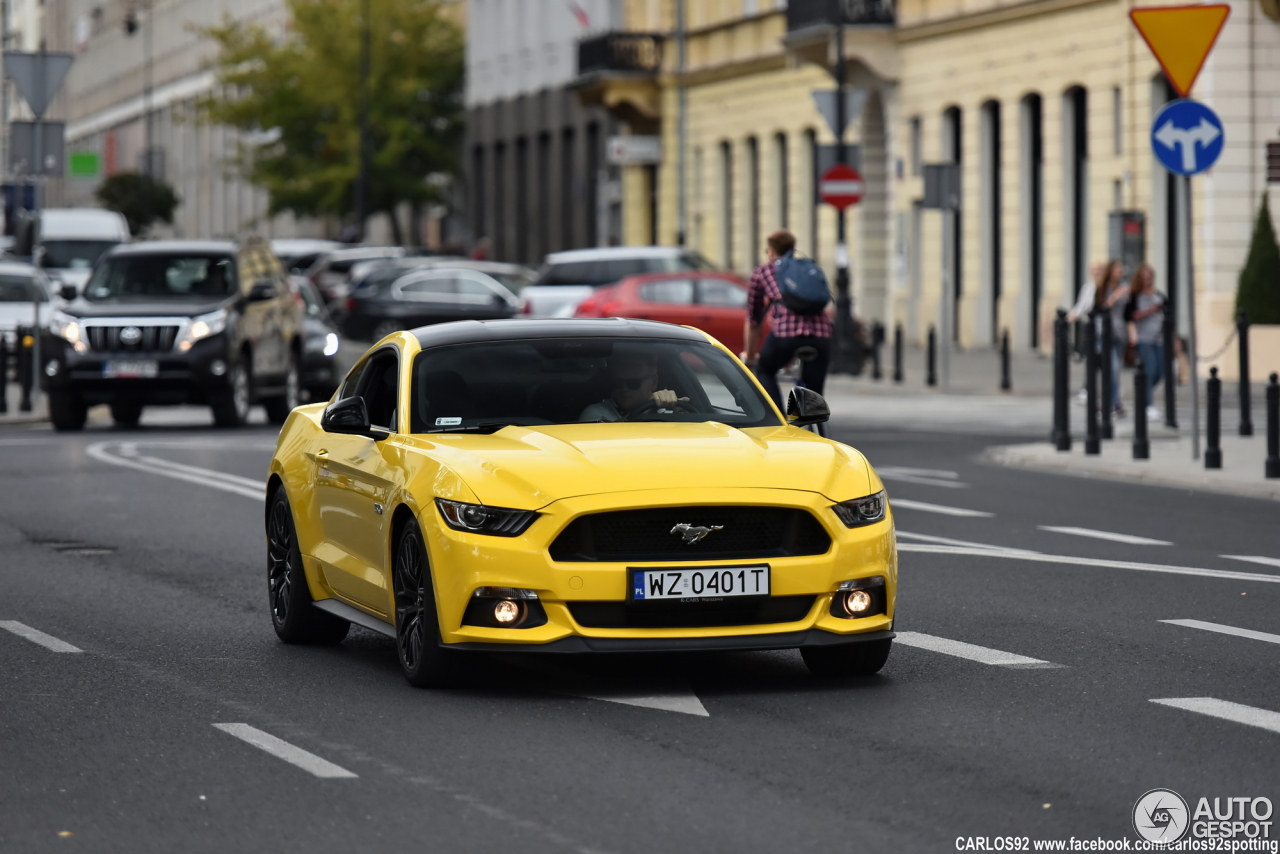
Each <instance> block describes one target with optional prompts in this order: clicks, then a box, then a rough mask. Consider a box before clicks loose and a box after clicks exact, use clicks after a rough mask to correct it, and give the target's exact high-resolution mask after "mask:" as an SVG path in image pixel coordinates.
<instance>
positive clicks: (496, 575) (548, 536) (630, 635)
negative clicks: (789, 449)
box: [421, 489, 898, 652]
mask: <svg viewBox="0 0 1280 854" xmlns="http://www.w3.org/2000/svg"><path fill="white" fill-rule="evenodd" d="M831 504H832V502H831V501H829V500H827V499H826V498H824V497H823V496H821V495H819V494H817V493H813V492H802V491H799V490H795V491H792V490H777V489H714V490H712V489H681V490H655V491H636V492H627V493H612V494H608V495H596V496H583V497H579V498H572V499H564V500H561V501H557V502H555V503H553V504H551V505H549V506H547V507H545V508H543V509H542V510H541V511H540V515H539V517H538V519H537V520H535V521H534V523H533V524H532V525H530V527H529V528H528V529H527V530H526V531H525V532H524V533H523V534H522V535H521V536H518V537H510V538H506V537H492V536H483V535H476V534H467V533H462V532H458V531H454V530H453V529H451V528H448V527H447V526H446V525H444V524H443V522H442V520H441V519H440V517H439V515H438V511H437V510H436V508H435V507H434V505H429V506H428V509H427V510H426V512H425V513H424V514H423V518H422V520H421V522H422V527H423V530H424V532H425V533H426V539H427V548H428V552H429V557H430V560H431V566H432V568H433V577H434V581H435V588H436V595H437V603H438V604H437V608H438V612H439V616H440V630H441V637H442V640H443V641H444V643H445V644H446V645H448V646H450V647H456V648H458V649H481V648H482V649H488V650H497V649H519V650H524V651H533V649H534V648H535V647H538V648H541V649H543V650H545V651H547V652H591V651H597V652H605V651H610V652H614V651H618V652H620V651H637V652H648V651H660V650H664V649H790V648H795V647H799V646H810V645H821V644H826V643H848V642H856V641H860V640H870V639H874V638H884V637H892V634H888V633H889V632H891V630H892V627H893V618H894V608H895V604H896V598H897V564H898V559H897V546H896V542H895V537H894V528H893V519H892V517H891V516H889V517H886V519H885V520H884V521H883V522H880V523H877V524H875V525H870V526H867V527H865V528H854V529H849V528H846V527H845V526H844V525H843V524H842V523H841V522H840V521H839V519H838V518H837V517H836V515H835V513H834V512H833V511H832V510H831ZM681 505H686V506H706V505H757V506H771V507H793V508H800V509H804V510H807V511H808V512H810V513H812V514H813V516H814V517H815V518H816V519H817V520H818V521H819V523H820V524H821V525H822V526H823V528H824V529H825V530H826V531H827V533H828V535H829V536H830V538H831V547H830V548H829V549H828V550H827V552H826V553H825V554H821V555H813V556H802V557H780V558H768V559H755V558H753V559H749V560H734V561H730V560H718V561H687V562H681V563H680V564H679V566H680V567H681V568H688V569H695V568H710V567H729V566H742V565H744V564H747V563H752V564H759V563H768V564H769V566H770V570H771V577H772V589H771V591H770V592H771V595H772V596H774V597H783V596H788V597H796V596H809V597H812V599H813V601H812V605H811V606H810V607H809V608H808V610H807V612H806V613H805V614H804V616H803V617H801V618H800V619H796V620H792V621H789V622H782V623H762V624H755V625H736V626H724V625H716V626H706V627H695V628H687V627H681V628H636V627H627V628H597V627H588V626H584V625H581V624H580V623H578V622H577V621H576V620H575V619H574V616H573V613H572V611H571V610H570V607H569V604H570V603H572V602H624V601H626V599H627V584H628V577H629V576H628V570H629V569H631V568H639V569H644V568H659V567H671V566H673V565H675V564H673V562H671V561H669V560H667V561H654V562H644V561H628V562H580V561H564V562H559V561H555V560H553V559H552V558H551V556H550V553H549V551H548V549H549V546H550V545H551V543H552V541H553V540H554V539H555V538H556V537H557V536H558V535H559V533H560V532H561V531H563V530H564V528H565V527H567V526H568V525H569V524H570V523H571V522H572V521H573V520H574V519H575V518H577V517H578V516H581V515H583V514H588V513H598V512H605V511H609V510H622V509H641V508H650V507H677V506H681ZM877 575H878V576H883V577H884V579H885V608H884V613H881V614H875V615H872V616H867V617H860V618H856V619H847V618H843V617H837V616H834V615H833V614H832V613H831V610H832V609H831V602H832V596H833V595H834V594H835V592H836V589H837V588H838V587H839V585H840V583H841V582H843V581H848V580H851V579H859V578H869V577H872V576H877ZM484 586H493V587H518V588H525V589H531V590H534V591H536V592H537V594H538V597H539V599H540V601H541V603H542V606H543V609H544V610H545V611H546V614H547V622H546V624H544V625H541V626H537V627H534V628H528V629H498V628H488V627H480V626H471V625H463V624H462V618H463V612H464V610H465V608H466V604H467V601H468V600H469V598H470V597H471V596H472V594H473V593H474V591H475V590H476V588H478V587H484Z"/></svg>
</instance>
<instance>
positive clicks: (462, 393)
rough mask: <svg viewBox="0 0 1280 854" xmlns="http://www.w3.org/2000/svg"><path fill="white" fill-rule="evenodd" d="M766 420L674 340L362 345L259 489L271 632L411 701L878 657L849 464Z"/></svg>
mask: <svg viewBox="0 0 1280 854" xmlns="http://www.w3.org/2000/svg"><path fill="white" fill-rule="evenodd" d="M787 409H788V414H787V415H786V416H784V415H783V414H782V413H780V412H779V411H778V410H777V408H776V407H775V406H774V405H773V404H772V403H771V402H770V401H769V399H768V397H767V396H766V395H765V393H764V392H763V391H762V389H761V387H760V385H759V384H758V383H757V382H756V380H755V378H754V377H752V376H751V375H750V374H749V373H748V372H747V371H746V370H745V369H744V368H743V366H742V364H741V363H740V362H739V361H738V360H737V359H736V358H734V357H733V355H731V354H730V353H729V352H728V351H727V350H725V348H724V347H722V346H720V345H719V344H718V343H717V342H716V341H714V340H712V339H710V338H709V337H708V336H707V335H705V334H704V333H702V332H699V331H697V330H693V329H688V328H684V327H677V326H669V325H667V324H662V323H651V322H646V321H631V320H619V319H607V320H512V321H495V322H488V323H478V322H471V321H468V322H460V323H447V324H441V325H438V326H431V327H425V328H422V329H418V330H415V331H413V332H400V333H396V334H395V335H392V336H390V337H388V338H386V339H384V340H383V341H381V342H380V343H379V344H377V345H376V346H374V347H373V348H372V349H371V350H370V351H369V352H368V353H366V354H365V356H364V357H363V358H362V359H361V360H360V361H359V363H357V365H356V366H355V367H354V368H353V369H352V370H351V373H350V374H348V376H347V378H346V379H345V381H344V382H343V384H342V387H341V388H340V389H339V390H338V392H337V393H336V394H335V395H334V398H333V401H332V402H329V403H319V404H314V405H311V406H304V407H301V408H299V409H296V410H294V411H293V414H292V415H290V417H289V420H288V422H287V423H286V424H285V426H284V429H283V430H282V431H281V433H280V438H279V442H278V444H277V447H276V452H275V455H274V456H273V458H272V461H271V470H270V476H269V481H268V484H267V504H266V527H267V554H268V557H267V565H268V590H269V597H270V606H271V618H272V622H273V624H274V626H275V630H276V632H277V634H278V635H279V636H280V638H281V639H282V640H284V641H286V642H289V643H326V642H327V643H336V642H338V641H341V640H342V638H343V637H345V636H346V634H347V630H348V628H349V627H350V624H351V623H356V624H357V625H360V626H364V627H366V628H370V629H373V630H375V631H379V632H382V633H384V634H386V635H388V636H389V637H392V638H395V640H396V647H397V650H398V653H399V658H400V664H401V666H402V668H403V670H404V673H405V675H406V677H407V678H408V680H409V681H410V683H412V684H413V685H417V686H420V687H432V686H443V685H447V684H450V683H452V682H454V681H455V680H456V679H457V678H458V677H459V676H460V675H461V674H462V672H463V669H464V668H465V667H466V663H467V657H468V655H469V654H470V653H473V652H475V651H502V652H513V651H518V652H529V653H534V652H538V653H577V652H656V651H667V650H673V651H674V650H761V649H792V648H799V650H800V653H801V655H802V656H803V657H804V661H805V663H806V664H807V665H808V666H809V668H810V669H811V670H812V671H814V672H815V673H819V674H824V675H828V674H829V675H855V674H869V673H875V672H876V671H878V670H879V669H880V668H881V667H882V666H883V665H884V663H885V660H886V658H887V657H888V655H889V649H890V646H891V644H892V638H893V636H894V635H893V631H892V629H893V614H894V605H895V598H896V594H897V564H898V561H897V549H896V547H895V541H894V531H893V519H892V517H891V515H890V510H889V504H888V500H887V498H886V495H885V491H884V485H883V484H882V483H881V482H880V479H879V478H878V477H877V476H876V473H875V472H874V471H873V470H872V468H871V466H870V465H869V464H868V463H867V461H866V459H865V458H863V456H862V455H861V454H859V453H858V452H857V451H855V450H853V449H852V448H850V447H848V446H846V445H842V444H840V443H838V442H833V441H829V440H827V439H825V438H822V437H821V436H818V435H815V434H814V433H813V432H810V431H809V430H806V429H802V427H804V426H806V425H814V424H817V423H819V422H821V421H825V420H826V419H827V417H828V415H829V412H828V409H827V406H826V403H825V401H823V399H822V398H821V397H820V396H819V395H817V394H815V393H814V392H812V391H810V390H807V389H797V390H796V391H794V392H792V394H791V397H790V399H789V401H788V406H787Z"/></svg>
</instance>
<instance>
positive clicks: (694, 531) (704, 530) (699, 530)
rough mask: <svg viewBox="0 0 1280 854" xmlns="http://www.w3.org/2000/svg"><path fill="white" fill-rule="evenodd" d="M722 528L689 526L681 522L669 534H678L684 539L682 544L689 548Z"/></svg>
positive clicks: (716, 526)
mask: <svg viewBox="0 0 1280 854" xmlns="http://www.w3.org/2000/svg"><path fill="white" fill-rule="evenodd" d="M722 528H724V525H712V526H710V527H704V526H702V525H690V524H689V523H688V522H681V523H680V524H679V525H676V526H675V527H674V528H672V529H671V533H673V534H679V535H680V536H682V537H684V544H685V545H686V546H691V545H693V544H694V543H698V542H701V541H702V540H703V539H704V538H706V536H707V534H710V533H711V532H712V531H719V530H721V529H722Z"/></svg>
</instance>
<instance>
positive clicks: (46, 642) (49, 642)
mask: <svg viewBox="0 0 1280 854" xmlns="http://www.w3.org/2000/svg"><path fill="white" fill-rule="evenodd" d="M0 629H4V630H5V631H8V632H13V633H14V634H15V635H17V636H18V637H21V638H26V639H27V640H29V641H31V642H32V643H38V644H40V646H42V647H44V648H45V649H48V650H52V651H53V652H83V651H84V650H82V649H80V648H79V647H76V646H72V645H71V644H69V643H67V642H66V641H62V640H58V639H57V638H55V637H54V636H53V635H46V634H45V633H44V632H42V631H40V630H39V629H33V628H31V627H30V626H28V625H25V624H23V623H19V622H18V621H17V620H0Z"/></svg>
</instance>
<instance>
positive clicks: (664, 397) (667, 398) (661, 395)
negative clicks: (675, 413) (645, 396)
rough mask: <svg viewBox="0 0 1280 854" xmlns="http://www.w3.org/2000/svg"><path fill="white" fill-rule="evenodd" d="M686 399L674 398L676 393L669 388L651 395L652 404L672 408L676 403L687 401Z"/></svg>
mask: <svg viewBox="0 0 1280 854" xmlns="http://www.w3.org/2000/svg"><path fill="white" fill-rule="evenodd" d="M688 399H689V398H687V397H676V393H675V392H674V391H672V390H671V389H669V388H664V389H659V390H658V391H655V392H654V393H653V402H654V403H656V404H658V406H664V407H665V406H674V405H675V404H676V402H677V401H681V400H684V401H687V400H688Z"/></svg>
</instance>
